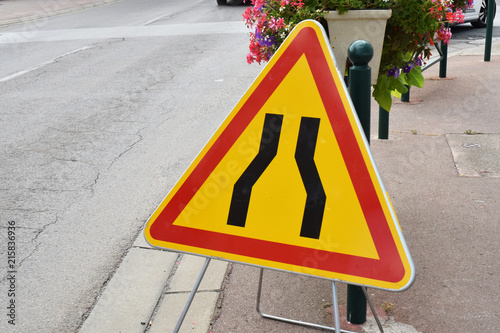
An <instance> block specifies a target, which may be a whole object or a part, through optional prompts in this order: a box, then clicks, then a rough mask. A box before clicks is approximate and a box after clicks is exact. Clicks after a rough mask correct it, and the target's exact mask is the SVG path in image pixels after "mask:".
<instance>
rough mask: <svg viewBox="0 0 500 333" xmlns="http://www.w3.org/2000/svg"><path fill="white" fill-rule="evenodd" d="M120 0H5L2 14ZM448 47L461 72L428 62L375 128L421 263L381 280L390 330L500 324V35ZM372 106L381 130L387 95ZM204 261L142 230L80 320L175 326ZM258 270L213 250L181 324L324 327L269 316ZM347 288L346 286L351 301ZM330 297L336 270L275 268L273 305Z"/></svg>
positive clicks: (315, 306) (230, 328)
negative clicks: (488, 51) (396, 282)
mask: <svg viewBox="0 0 500 333" xmlns="http://www.w3.org/2000/svg"><path fill="white" fill-rule="evenodd" d="M115 1H119V0H104V1H102V0H101V1H99V0H77V1H72V0H56V1H47V2H43V1H39V0H14V1H7V0H0V9H1V11H0V13H1V14H0V26H1V25H8V24H15V23H20V22H27V21H30V20H34V19H39V18H43V17H49V16H53V15H60V14H64V13H68V12H71V11H76V10H82V9H85V8H90V7H93V6H99V5H104V4H108V3H111V2H115ZM448 52H449V59H448V68H449V71H448V73H449V78H448V79H442V80H439V79H436V76H437V75H436V74H435V73H436V70H437V67H438V65H436V67H435V68H433V69H430V70H429V71H427V72H425V76H426V79H427V80H426V86H425V87H424V88H423V89H420V90H418V89H415V92H414V91H412V95H413V96H412V98H411V101H410V103H401V102H396V103H395V105H394V107H393V110H392V112H391V123H390V126H391V132H390V138H389V140H377V139H376V137H375V135H373V134H372V136H374V137H373V139H372V151H373V153H374V156H375V160H376V161H377V163H378V165H379V169H380V171H381V173H382V176H383V178H384V181H385V182H386V187H387V188H388V191H389V194H390V195H391V197H392V202H393V204H394V206H395V210H396V213H397V214H398V217H399V220H400V223H401V225H402V229H403V233H404V235H405V236H406V239H407V242H408V246H409V248H410V252H411V254H412V255H413V258H414V261H415V265H416V270H417V278H416V282H415V284H414V286H413V287H412V288H410V289H409V290H408V291H406V292H403V293H389V292H384V291H378V290H370V292H371V295H372V298H373V300H374V303H375V304H376V307H377V313H379V311H380V315H381V319H382V320H383V326H384V330H385V332H387V333H396V332H398V333H416V332H418V331H417V330H416V329H415V328H414V327H413V326H410V325H407V324H402V323H398V322H396V321H394V318H396V320H397V321H402V322H406V323H408V324H412V325H415V326H417V327H418V328H419V331H421V332H424V333H429V332H458V331H469V332H486V331H489V332H492V331H494V330H495V328H498V327H500V319H499V317H498V314H497V313H495V310H494V309H493V308H494V306H493V304H495V302H496V301H497V299H498V292H497V291H496V289H495V286H496V285H498V284H499V283H500V268H499V266H498V264H497V261H498V254H499V253H498V252H499V250H498V240H497V234H498V227H496V224H497V223H498V211H499V208H500V207H499V202H498V200H497V199H496V198H498V197H499V196H500V191H499V187H500V186H499V182H498V178H499V177H500V163H499V160H500V147H499V144H498V142H499V140H498V139H500V130H499V127H500V125H499V124H500V119H499V117H500V113H498V112H497V108H496V105H498V104H499V103H500V96H499V95H498V93H496V92H497V91H498V90H499V82H500V80H499V79H498V77H500V66H499V65H498V62H500V40H498V39H495V40H494V44H493V49H492V55H493V57H492V61H491V62H490V63H484V62H483V61H482V56H483V52H484V40H482V41H469V42H465V41H454V40H452V42H451V44H450V46H449V51H448ZM464 66H465V67H464ZM478 82H479V83H478ZM372 110H373V112H372V128H373V129H374V130H372V133H375V132H376V131H375V129H376V128H377V125H376V119H375V118H376V116H377V106H376V105H375V104H373V105H372ZM464 133H468V134H464ZM478 133H481V134H478ZM483 133H484V134H483ZM470 134H476V135H470ZM204 262H205V259H204V258H201V257H197V256H192V255H186V254H176V253H171V252H168V251H162V250H158V249H152V248H150V247H149V245H148V244H146V242H145V241H144V238H143V235H142V234H141V235H140V236H139V237H138V238H137V240H136V242H135V243H134V245H133V246H132V248H131V249H130V250H129V252H128V253H127V254H126V256H125V257H124V259H123V261H122V263H121V264H120V265H119V267H118V269H117V270H116V272H115V274H114V275H113V277H112V278H111V280H110V281H108V283H107V284H106V286H105V287H104V288H103V292H102V294H101V296H100V297H99V299H98V300H97V302H96V304H95V306H94V307H93V308H92V309H91V311H90V312H89V313H88V317H87V318H86V320H85V321H84V323H83V325H82V327H81V329H80V332H81V333H87V332H88V333H93V332H128V333H129V332H145V331H148V332H171V331H172V330H173V329H174V327H175V325H176V323H177V320H178V318H179V316H180V313H181V311H182V309H183V308H184V305H185V303H186V300H187V298H188V296H189V293H190V292H191V290H192V288H193V286H194V284H195V281H196V279H197V277H198V274H199V272H200V271H201V268H202V266H203V263H204ZM257 274H258V268H255V267H251V266H245V265H239V264H228V263H226V262H222V261H217V260H212V261H211V263H210V265H209V268H208V271H207V273H206V274H205V277H204V279H203V281H202V283H201V286H200V288H199V289H198V292H197V294H196V297H195V298H194V301H193V303H192V305H191V307H190V310H189V312H188V314H187V317H186V319H185V320H184V323H183V325H182V328H181V332H193V333H198V332H200V333H201V332H207V331H210V330H213V331H214V332H224V333H226V332H311V331H315V330H314V329H308V328H304V327H301V326H295V325H290V324H284V323H279V322H275V321H271V320H267V319H262V318H260V317H259V316H258V315H257V313H256V311H255V300H256V289H257V281H258V280H257ZM344 292H345V290H344V289H342V288H340V290H339V293H340V299H341V302H342V299H345V297H344V298H343V296H344V295H343V293H344ZM269 295H271V297H269ZM266 296H267V299H265V297H266ZM299 298H300V302H298V301H297V299H299ZM329 300H331V289H330V284H329V282H326V281H325V280H321V279H314V278H309V277H304V276H296V275H291V274H285V273H280V272H274V271H266V274H265V285H264V294H263V301H262V306H263V307H264V308H265V309H271V312H273V311H275V312H278V313H276V315H284V316H287V317H292V318H293V317H299V318H303V319H302V320H308V321H313V322H319V323H323V324H325V323H326V324H330V325H331V324H333V323H332V320H331V303H330V302H329ZM344 308H345V305H342V303H341V310H344ZM386 310H387V311H386ZM387 313H389V314H390V315H392V316H394V318H393V317H390V316H388V315H387ZM344 325H347V324H346V323H344ZM495 325H496V327H495ZM346 327H347V326H346ZM348 329H350V330H356V331H364V332H367V333H374V332H378V328H377V326H376V325H375V322H374V320H373V317H372V316H369V317H368V322H367V323H366V324H365V325H363V327H355V326H353V325H351V326H348Z"/></svg>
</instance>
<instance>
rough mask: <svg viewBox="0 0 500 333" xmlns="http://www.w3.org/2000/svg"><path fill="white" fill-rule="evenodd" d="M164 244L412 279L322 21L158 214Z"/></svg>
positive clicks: (386, 283) (290, 49) (395, 282)
mask: <svg viewBox="0 0 500 333" xmlns="http://www.w3.org/2000/svg"><path fill="white" fill-rule="evenodd" d="M145 235H146V239H147V241H148V242H149V243H150V244H152V245H153V246H159V247H163V248H168V249H173V250H178V251H183V252H190V253H197V254H202V255H206V256H211V257H217V258H222V259H227V260H232V261H238V262H244V263H249V264H255V265H259V266H265V267H270V268H276V269H280V270H285V271H292V272H297V273H302V274H308V275H315V276H320V277H325V278H330V279H336V280H340V281H345V282H350V283H354V284H360V285H367V286H372V287H377V288H384V289H391V290H402V289H405V288H407V287H409V285H411V283H412V281H413V276H414V273H413V264H412V262H411V258H410V256H409V253H408V251H407V249H406V245H405V243H404V239H403V236H402V233H401V231H400V229H399V225H398V223H397V220H396V218H395V215H394V213H393V211H392V207H391V205H390V203H389V200H388V197H387V196H386V194H385V190H384V189H383V185H382V183H381V180H380V179H379V177H378V173H377V171H376V168H375V165H374V162H373V159H372V157H371V154H370V152H369V149H368V146H367V143H366V140H365V139H364V136H363V134H362V131H361V130H360V126H359V124H358V121H357V118H356V116H355V113H354V112H353V108H352V106H351V103H350V101H349V98H348V97H347V94H346V92H345V88H344V86H343V82H342V80H341V78H340V77H339V75H338V72H337V71H336V69H335V66H334V63H333V60H332V53H331V50H330V48H329V45H328V42H327V41H326V39H325V37H324V34H323V31H322V28H321V27H320V26H319V25H318V24H317V23H315V22H313V21H305V22H303V23H301V24H299V25H298V26H297V28H296V29H295V30H294V31H293V32H292V33H291V34H290V36H289V37H288V38H287V40H286V41H285V42H284V43H283V45H282V47H281V48H280V49H279V50H278V52H277V53H276V54H275V56H274V57H273V58H272V59H271V61H270V62H269V64H268V65H267V66H266V67H265V68H264V70H263V71H262V73H261V74H260V75H259V77H258V78H257V80H256V81H255V82H254V84H253V85H252V86H251V87H250V88H249V90H248V91H247V93H246V94H245V95H244V96H243V98H242V99H241V100H240V102H239V103H238V104H237V105H236V107H235V108H234V110H233V111H232V112H231V114H230V115H229V117H228V118H227V119H226V120H225V122H224V123H223V124H222V126H221V127H220V128H219V130H218V131H217V132H216V133H215V135H214V137H213V138H212V139H211V140H210V142H209V143H208V144H207V145H206V147H205V148H204V149H203V150H202V152H201V153H200V155H199V156H198V157H197V158H196V160H195V161H194V162H193V164H192V165H191V166H190V167H189V169H188V170H187V171H186V173H185V174H184V175H183V176H182V178H181V179H180V181H179V182H178V183H177V185H176V186H175V187H174V188H173V189H172V191H171V192H170V193H169V194H168V196H167V198H166V199H165V200H164V202H163V203H162V204H161V205H160V207H159V208H158V209H157V210H156V212H155V213H154V214H153V216H152V217H151V219H150V221H149V223H148V225H147V227H146V230H145Z"/></svg>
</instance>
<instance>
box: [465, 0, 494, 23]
mask: <svg viewBox="0 0 500 333" xmlns="http://www.w3.org/2000/svg"><path fill="white" fill-rule="evenodd" d="M488 9H489V7H488V0H483V1H482V3H481V9H479V19H478V20H477V21H474V22H471V23H470V24H472V26H473V27H474V28H486V20H487V18H488ZM496 13H497V6H495V7H493V18H494V17H495V15H496Z"/></svg>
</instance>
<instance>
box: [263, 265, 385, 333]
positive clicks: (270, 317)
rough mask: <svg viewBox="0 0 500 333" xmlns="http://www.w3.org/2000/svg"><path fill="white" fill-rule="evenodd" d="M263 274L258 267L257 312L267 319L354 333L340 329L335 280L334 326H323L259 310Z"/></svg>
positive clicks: (373, 311)
mask: <svg viewBox="0 0 500 333" xmlns="http://www.w3.org/2000/svg"><path fill="white" fill-rule="evenodd" d="M263 276H264V268H261V269H260V276H259V290H258V292H257V313H258V314H259V315H260V316H261V317H263V318H267V319H273V320H278V321H283V322H286V323H290V324H294V325H302V326H307V327H314V328H321V329H325V330H329V331H335V332H343V333H355V332H352V331H346V330H341V329H340V318H339V303H338V299H337V286H336V282H335V281H332V293H333V316H334V321H335V327H330V326H324V325H319V324H314V323H309V322H305V321H301V320H294V319H289V318H284V317H278V316H273V315H270V314H266V313H263V312H262V311H261V310H260V299H261V296H262V279H263ZM361 289H362V290H363V293H364V294H365V297H366V300H367V301H368V305H369V306H370V309H371V310H372V313H373V317H374V318H375V321H376V322H377V326H378V328H379V330H380V332H381V333H384V328H383V327H382V324H381V323H380V320H379V318H378V315H377V313H376V312H375V308H374V307H373V305H372V302H371V300H370V297H369V295H368V292H367V291H366V287H361Z"/></svg>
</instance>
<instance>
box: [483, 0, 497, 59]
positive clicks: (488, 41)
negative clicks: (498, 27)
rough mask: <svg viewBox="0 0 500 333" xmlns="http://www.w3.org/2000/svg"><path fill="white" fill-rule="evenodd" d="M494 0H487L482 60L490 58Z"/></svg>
mask: <svg viewBox="0 0 500 333" xmlns="http://www.w3.org/2000/svg"><path fill="white" fill-rule="evenodd" d="M496 5H497V4H496V1H495V0H488V13H487V15H488V16H487V17H486V41H485V44H484V61H490V59H491V38H492V34H493V17H494V15H495V7H496Z"/></svg>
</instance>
